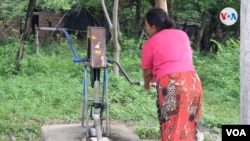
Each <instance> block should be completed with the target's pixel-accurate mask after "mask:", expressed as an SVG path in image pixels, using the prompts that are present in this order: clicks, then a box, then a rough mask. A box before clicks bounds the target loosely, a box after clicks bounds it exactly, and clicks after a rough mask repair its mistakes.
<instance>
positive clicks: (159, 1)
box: [155, 0, 168, 13]
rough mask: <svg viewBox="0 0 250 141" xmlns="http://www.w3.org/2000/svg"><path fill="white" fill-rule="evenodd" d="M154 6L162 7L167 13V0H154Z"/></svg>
mask: <svg viewBox="0 0 250 141" xmlns="http://www.w3.org/2000/svg"><path fill="white" fill-rule="evenodd" d="M155 2H156V7H159V8H162V9H163V10H165V11H166V12H167V13H168V7H167V0H156V1H155Z"/></svg>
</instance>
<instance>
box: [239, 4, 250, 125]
mask: <svg viewBox="0 0 250 141" xmlns="http://www.w3.org/2000/svg"><path fill="white" fill-rule="evenodd" d="M240 9H241V10H240V18H239V19H240V93H241V95H240V123H241V124H250V105H249V103H250V85H249V82H250V74H249V72H250V48H249V46H250V40H249V36H250V26H249V25H250V18H249V16H250V15H249V14H248V13H250V1H249V0H241V8H240Z"/></svg>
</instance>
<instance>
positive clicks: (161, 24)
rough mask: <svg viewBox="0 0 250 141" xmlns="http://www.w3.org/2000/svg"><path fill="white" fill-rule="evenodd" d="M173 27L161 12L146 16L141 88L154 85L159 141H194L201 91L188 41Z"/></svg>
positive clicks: (199, 114)
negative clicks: (142, 82) (147, 35)
mask: <svg viewBox="0 0 250 141" xmlns="http://www.w3.org/2000/svg"><path fill="white" fill-rule="evenodd" d="M174 27H175V25H174V22H173V21H172V20H171V19H170V18H169V17H168V15H167V13H166V12H165V11H164V10H162V9H160V8H153V9H151V10H149V11H148V12H147V14H146V16H145V28H146V31H147V33H148V34H149V35H150V38H149V39H148V40H147V41H146V42H145V43H144V45H143V47H142V62H141V66H142V69H143V77H144V88H145V89H150V88H152V85H151V84H152V82H156V83H157V86H156V88H157V108H158V118H159V122H160V129H161V138H162V141H194V140H196V137H195V134H196V132H197V127H198V124H199V122H200V118H201V103H202V87H201V82H200V79H199V77H198V75H197V73H196V71H195V68H194V65H193V60H192V49H191V47H190V41H189V38H188V36H187V34H186V33H185V32H184V31H182V30H178V29H175V28H174Z"/></svg>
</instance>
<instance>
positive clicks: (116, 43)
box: [102, 0, 121, 76]
mask: <svg viewBox="0 0 250 141" xmlns="http://www.w3.org/2000/svg"><path fill="white" fill-rule="evenodd" d="M102 6H103V10H104V13H105V16H106V18H107V20H108V23H109V28H110V31H111V35H112V43H113V47H112V48H113V52H114V58H113V59H114V61H116V62H118V63H119V62H120V61H119V60H120V50H121V47H120V44H119V40H118V7H119V0H114V7H113V24H112V23H111V20H110V18H109V15H108V12H107V8H106V6H105V2H104V0H102ZM113 74H114V76H118V75H119V67H118V66H116V65H114V67H113Z"/></svg>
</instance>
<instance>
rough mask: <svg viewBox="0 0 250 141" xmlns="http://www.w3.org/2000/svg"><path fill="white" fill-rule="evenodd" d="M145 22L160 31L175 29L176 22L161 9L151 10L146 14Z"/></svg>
mask: <svg viewBox="0 0 250 141" xmlns="http://www.w3.org/2000/svg"><path fill="white" fill-rule="evenodd" d="M145 20H147V22H148V24H149V25H150V26H153V25H154V26H155V27H156V28H157V30H158V31H161V30H162V29H169V28H174V27H175V23H174V21H173V20H172V19H171V18H170V17H169V16H168V15H167V13H166V12H165V11H164V10H163V9H161V8H152V9H150V10H149V11H148V12H147V13H146V16H145Z"/></svg>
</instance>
